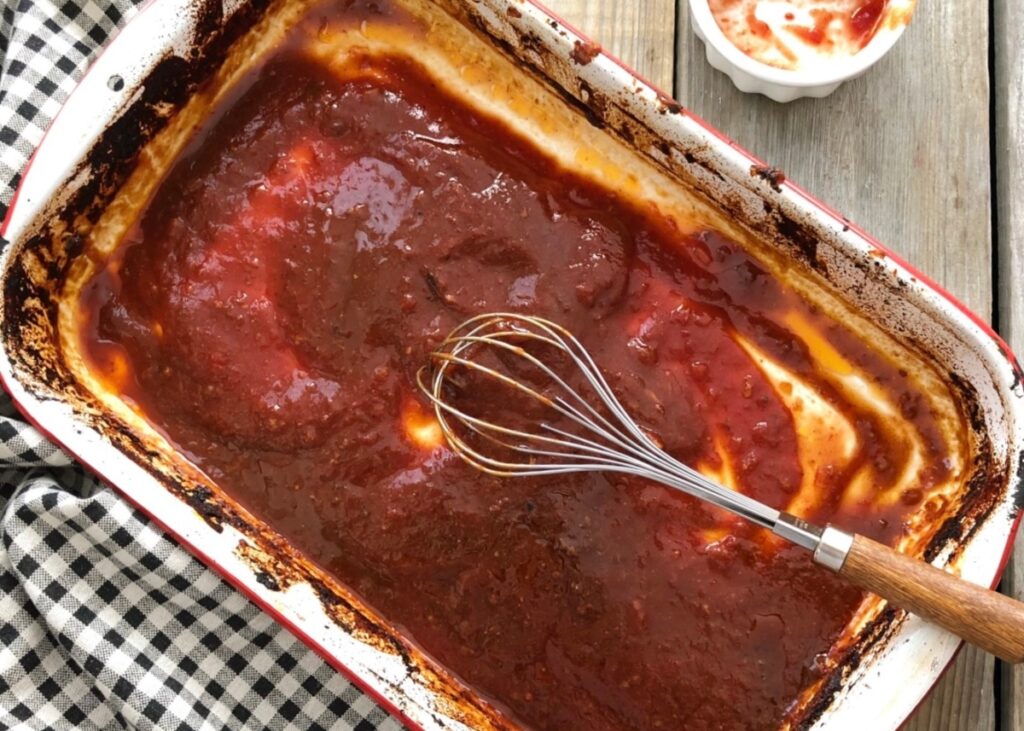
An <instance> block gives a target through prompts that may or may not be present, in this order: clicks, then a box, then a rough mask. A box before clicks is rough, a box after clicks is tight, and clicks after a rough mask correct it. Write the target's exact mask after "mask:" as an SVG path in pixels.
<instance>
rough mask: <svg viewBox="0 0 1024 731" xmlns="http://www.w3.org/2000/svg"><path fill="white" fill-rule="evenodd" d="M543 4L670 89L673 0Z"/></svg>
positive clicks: (550, 1)
mask: <svg viewBox="0 0 1024 731" xmlns="http://www.w3.org/2000/svg"><path fill="white" fill-rule="evenodd" d="M544 4H545V5H547V6H548V7H549V8H551V10H552V11H553V12H555V13H557V14H558V15H560V16H562V17H563V18H565V19H566V20H567V21H569V22H570V23H571V24H572V25H574V26H576V27H577V28H579V29H580V30H581V31H583V32H584V33H586V34H587V35H588V36H589V37H591V38H593V39H594V40H595V41H597V42H598V43H600V44H601V45H602V46H604V47H605V48H607V49H608V50H609V51H610V52H611V53H612V54H614V55H615V56H618V57H619V58H620V59H622V61H623V62H624V63H625V64H626V65H627V66H630V67H631V68H634V69H636V70H637V71H638V72H639V73H640V75H641V76H643V77H645V78H646V79H647V80H648V81H650V82H651V83H652V84H654V85H655V86H657V87H660V88H661V89H663V90H664V91H667V92H670V93H671V91H672V73H673V67H674V63H673V54H672V49H673V47H674V44H675V29H676V4H675V0H643V2H621V0H545V2H544Z"/></svg>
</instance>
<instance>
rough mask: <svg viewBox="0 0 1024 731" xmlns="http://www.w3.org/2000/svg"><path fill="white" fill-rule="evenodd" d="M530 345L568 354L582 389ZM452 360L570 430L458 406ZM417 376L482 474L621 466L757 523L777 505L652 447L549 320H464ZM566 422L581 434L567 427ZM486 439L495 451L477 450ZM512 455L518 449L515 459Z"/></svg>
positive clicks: (513, 316) (456, 445)
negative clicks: (501, 362)
mask: <svg viewBox="0 0 1024 731" xmlns="http://www.w3.org/2000/svg"><path fill="white" fill-rule="evenodd" d="M530 345H534V346H543V347H548V348H554V349H555V350H557V351H558V352H561V353H563V354H565V355H567V356H568V357H569V360H570V361H571V365H572V367H573V368H574V369H575V370H576V371H577V372H578V373H579V374H582V376H583V377H584V379H585V382H586V386H587V388H586V391H588V392H589V393H587V394H586V395H584V393H581V392H580V391H578V390H577V389H576V388H574V387H573V386H572V385H570V383H569V382H568V380H567V379H566V377H564V376H563V375H561V374H560V373H558V372H557V371H556V370H555V369H554V368H553V367H552V366H551V365H549V364H548V363H546V362H545V361H544V360H543V359H542V358H541V357H538V356H537V355H534V353H531V352H530V351H529V350H528V349H527V347H528V346H530ZM489 348H492V349H496V350H497V351H499V352H501V353H504V354H505V355H506V360H509V359H508V356H512V358H513V359H518V360H519V361H521V362H522V363H524V364H529V366H531V367H532V368H534V369H536V370H537V371H539V373H541V374H543V376H544V377H545V378H547V379H549V384H548V385H549V386H550V392H556V393H555V395H548V393H544V392H542V391H540V390H538V389H537V388H535V387H533V386H531V385H528V384H526V383H523V382H522V380H520V379H519V378H516V377H515V376H514V375H511V373H510V372H502V371H500V370H497V369H496V368H492V367H491V366H489V365H485V364H483V363H481V362H479V360H478V357H480V354H481V353H484V352H486V350H487V349H489ZM459 368H462V369H466V370H468V371H471V372H473V373H476V374H478V375H481V376H483V377H485V378H488V379H491V380H492V381H494V382H497V383H500V384H502V385H504V386H507V387H509V388H510V389H513V390H514V391H515V392H516V393H518V394H521V395H523V396H525V397H528V398H530V399H532V400H534V401H536V402H537V403H540V404H542V405H543V406H544V407H546V408H548V409H550V410H551V411H552V412H553V413H555V414H559V415H561V416H562V417H565V418H566V419H568V420H569V422H570V424H569V425H567V426H568V427H569V428H562V427H561V426H556V425H554V424H552V423H550V422H549V421H547V420H539V421H537V422H536V423H535V424H534V425H533V428H532V429H530V428H515V427H513V426H509V425H507V424H502V423H496V422H495V421H493V420H490V419H486V418H483V417H481V416H478V415H474V414H471V413H467V411H466V409H465V408H460V407H459V406H456V405H455V404H454V403H452V401H451V399H452V393H455V392H454V391H452V390H451V389H450V388H447V386H449V384H452V383H453V382H452V380H451V379H452V376H453V371H454V370H456V369H459ZM416 377H417V382H418V384H419V387H420V389H421V390H422V391H423V393H424V394H425V395H426V396H427V397H428V398H429V399H430V401H431V402H432V404H433V406H434V413H435V417H436V419H437V421H438V424H439V425H440V427H441V430H442V433H443V434H444V436H445V437H446V439H447V441H448V444H449V446H450V447H451V448H452V449H453V450H454V451H455V452H456V454H458V455H459V456H460V457H461V458H462V459H463V460H465V461H466V462H467V463H469V464H470V465H472V466H473V467H475V468H477V469H479V470H481V471H483V472H487V473H490V474H494V475H500V476H520V477H529V476H535V477H536V476H551V475H559V474H569V473H574V472H597V471H601V472H617V473H623V474H630V475H635V476H638V477H643V478H647V479H651V480H655V481H658V482H661V483H663V484H666V485H669V486H671V487H674V488H676V489H678V490H680V491H682V492H685V493H687V494H690V495H693V496H695V497H698V498H702V499H705V500H709V501H710V502H712V503H714V504H716V505H719V506H721V507H723V508H726V509H728V510H731V511H733V512H735V513H737V514H739V515H742V516H743V517H745V518H747V519H749V520H752V521H754V522H755V523H757V524H758V525H762V526H765V527H772V526H774V525H775V523H776V522H777V520H778V518H779V512H778V511H777V510H774V509H771V508H768V507H767V506H764V505H762V504H761V503H759V502H757V501H755V500H752V499H751V498H748V497H746V496H745V495H743V494H741V493H738V492H735V491H733V490H729V489H728V488H725V487H723V486H721V485H719V484H717V483H715V482H713V481H712V480H709V479H707V478H706V477H704V476H703V475H702V474H700V473H699V472H697V471H696V470H694V469H692V468H690V467H689V466H687V465H685V464H683V463H682V462H680V461H679V460H677V459H675V458H674V457H672V456H671V455H669V454H668V453H667V452H665V451H664V450H663V449H661V447H659V446H658V445H657V444H656V443H655V441H654V440H653V439H652V438H651V437H650V436H649V435H648V434H647V433H646V432H645V431H644V430H643V429H642V428H641V427H640V425H639V424H637V423H636V422H635V421H634V420H633V419H632V417H631V416H630V415H629V413H628V412H627V411H626V409H625V407H623V406H622V404H621V403H620V402H619V400H618V398H617V397H616V396H615V393H614V391H613V390H612V388H611V386H610V385H609V383H608V381H607V379H606V378H605V377H604V375H603V374H602V373H601V370H600V369H599V368H598V367H597V364H596V363H595V362H594V359H593V357H592V356H591V355H590V353H589V352H588V351H587V350H586V348H584V347H583V345H582V344H581V343H580V342H579V341H578V340H577V339H576V338H575V337H574V336H573V335H572V333H570V332H569V331H568V330H566V329H565V328H563V327H561V326H560V325H558V324H556V323H554V322H551V321H549V320H545V319H543V318H540V317H533V316H529V315H523V314H519V313H504V312H499V313H492V314H487V315H479V316H477V317H474V318H471V319H469V320H467V321H466V322H464V323H463V324H462V325H460V326H459V327H457V328H455V329H454V330H453V331H452V332H451V333H450V334H449V335H448V337H447V338H446V339H445V340H444V341H443V342H442V343H441V346H440V347H439V348H438V349H437V350H436V351H435V352H434V353H432V354H431V364H430V367H429V368H427V367H425V368H422V369H420V371H419V372H418V373H417V376H416ZM588 396H589V397H590V398H588ZM596 404H600V405H601V406H602V407H603V409H604V411H605V413H602V411H601V410H600V409H599V408H598V407H597V405H596ZM510 411H511V410H510ZM606 414H607V415H606ZM573 426H575V427H579V428H580V429H581V431H582V433H578V432H575V431H570V428H572V427H573ZM462 429H464V430H466V432H470V433H473V434H475V435H477V436H478V437H481V438H482V441H481V443H479V444H476V443H470V442H469V441H467V438H466V437H468V436H469V434H468V433H465V432H463V433H460V431H461V430H462ZM487 444H490V445H494V446H495V447H496V448H497V449H499V450H501V452H500V453H488V452H487V451H484V450H486V445H487ZM515 455H522V460H518V459H517V458H516V457H515Z"/></svg>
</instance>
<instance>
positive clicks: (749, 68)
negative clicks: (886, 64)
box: [690, 0, 916, 102]
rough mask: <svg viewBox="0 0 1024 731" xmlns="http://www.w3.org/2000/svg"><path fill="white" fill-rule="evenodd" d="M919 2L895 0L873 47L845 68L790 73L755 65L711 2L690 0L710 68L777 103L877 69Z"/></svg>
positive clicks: (822, 90)
mask: <svg viewBox="0 0 1024 731" xmlns="http://www.w3.org/2000/svg"><path fill="white" fill-rule="evenodd" d="M915 3H916V0H889V2H888V3H887V4H886V8H885V14H884V15H883V16H882V19H881V21H880V22H879V27H878V30H877V31H876V32H875V34H874V36H872V38H871V40H870V41H869V42H868V44H867V45H866V46H865V47H864V48H862V49H861V51H860V52H859V53H857V54H856V55H853V56H850V57H848V59H846V61H844V62H843V63H839V64H835V63H830V64H829V65H828V67H827V68H824V69H822V68H811V69H800V70H789V69H781V68H777V67H775V66H769V65H768V64H765V63H761V62H760V61H755V60H754V59H753V58H751V57H750V56H748V55H747V54H745V53H744V52H743V51H741V50H740V49H739V48H737V47H736V46H734V45H733V43H732V41H730V40H729V39H728V38H727V37H726V36H725V33H723V32H722V29H721V28H719V27H718V23H717V22H716V21H715V18H714V16H713V15H712V14H711V7H710V6H709V5H708V0H690V17H691V18H692V19H693V30H694V32H695V33H696V34H697V36H698V37H699V38H700V39H701V40H702V41H704V46H705V49H706V53H707V58H708V63H710V64H711V65H712V66H714V67H715V68H716V69H718V70H719V71H722V72H723V73H725V74H726V75H727V76H728V77H729V78H730V79H732V83H733V84H735V85H736V88H737V89H739V90H740V91H744V92H747V93H757V94H764V95H765V96H767V97H768V98H770V99H774V100H775V101H777V102H790V101H793V100H794V99H799V98H801V97H805V96H812V97H823V96H828V95H829V94H831V93H832V92H833V91H835V90H836V89H838V88H839V85H840V84H842V83H843V82H844V81H846V80H847V79H853V78H856V77H857V76H860V75H861V74H863V73H864V72H865V71H867V70H868V69H869V68H871V66H872V65H873V64H874V63H875V62H876V61H878V59H880V58H881V57H882V56H884V55H885V54H886V53H887V52H888V51H889V49H890V48H892V47H893V46H894V45H895V44H896V41H897V40H899V38H900V36H901V35H903V31H904V29H905V28H906V27H907V24H908V23H909V22H910V17H911V15H912V14H913V12H914V5H915Z"/></svg>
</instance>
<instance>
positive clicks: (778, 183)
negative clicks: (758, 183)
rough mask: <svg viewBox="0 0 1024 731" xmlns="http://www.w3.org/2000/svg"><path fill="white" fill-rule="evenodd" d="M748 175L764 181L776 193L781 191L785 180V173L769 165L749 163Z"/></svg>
mask: <svg viewBox="0 0 1024 731" xmlns="http://www.w3.org/2000/svg"><path fill="white" fill-rule="evenodd" d="M750 177H752V178H760V179H761V180H763V181H765V182H766V183H768V185H769V186H771V189H772V190H774V191H775V192H776V193H781V192H782V184H783V183H784V182H786V175H785V173H783V172H782V171H781V170H779V169H778V168H775V167H771V166H770V165H751V166H750Z"/></svg>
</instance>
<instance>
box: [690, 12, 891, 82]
mask: <svg viewBox="0 0 1024 731" xmlns="http://www.w3.org/2000/svg"><path fill="white" fill-rule="evenodd" d="M708 4H709V6H710V7H711V14H712V15H713V16H714V18H715V22H716V23H718V27H719V28H721V29H722V32H723V33H724V34H725V36H726V38H728V39H729V41H731V42H732V44H733V45H735V46H736V47H737V48H739V49H740V50H741V51H743V52H744V53H745V54H747V55H748V56H750V57H751V58H753V59H754V60H755V61H760V62H761V63H765V64H768V65H770V66H776V67H778V68H782V69H789V70H803V69H809V68H820V67H822V65H833V64H842V63H844V62H845V61H847V60H848V59H849V58H850V57H852V56H854V55H856V54H857V53H859V52H860V51H861V49H863V48H864V47H865V46H866V45H867V44H868V43H869V42H870V41H871V39H872V38H873V37H874V35H875V33H876V32H877V30H878V28H879V26H880V25H881V21H882V16H883V15H884V13H885V9H886V4H887V0H708Z"/></svg>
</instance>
